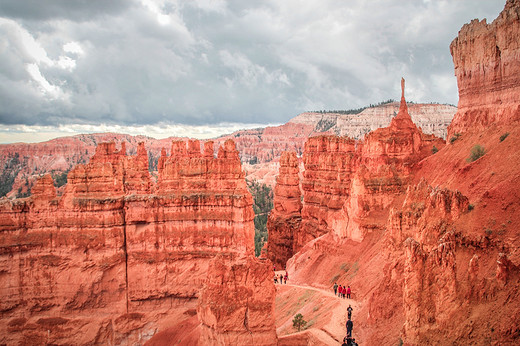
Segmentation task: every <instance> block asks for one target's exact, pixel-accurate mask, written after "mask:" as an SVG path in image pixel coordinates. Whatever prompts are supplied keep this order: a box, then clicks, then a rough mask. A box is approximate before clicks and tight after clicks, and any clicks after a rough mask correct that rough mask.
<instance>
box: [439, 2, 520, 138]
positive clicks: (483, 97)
mask: <svg viewBox="0 0 520 346" xmlns="http://www.w3.org/2000/svg"><path fill="white" fill-rule="evenodd" d="M519 36H520V1H518V0H507V2H506V5H505V8H504V10H503V11H502V12H501V13H500V15H499V16H498V18H497V19H495V20H494V21H493V22H492V23H491V24H487V23H486V20H485V19H484V20H482V21H480V22H479V21H478V20H477V19H475V20H473V21H471V23H470V24H465V25H464V26H463V27H462V29H461V30H460V31H459V35H458V36H457V37H456V38H455V39H454V40H453V42H452V43H451V45H450V50H451V54H452V56H453V63H454V64H455V75H456V76H457V84H458V88H459V105H458V111H457V113H456V114H455V117H454V118H453V121H452V123H451V125H450V126H449V128H448V132H449V134H450V135H449V136H450V137H451V136H452V135H453V134H455V133H462V132H466V131H480V130H483V129H485V128H486V127H487V126H489V125H492V124H493V125H498V124H507V123H511V122H513V121H518V120H520V100H519V98H518V95H519V94H520V40H519V39H518V37H519Z"/></svg>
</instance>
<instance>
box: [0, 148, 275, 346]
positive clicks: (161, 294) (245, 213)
mask: <svg viewBox="0 0 520 346" xmlns="http://www.w3.org/2000/svg"><path fill="white" fill-rule="evenodd" d="M68 179H69V181H68V184H67V186H66V188H65V191H64V194H63V196H61V197H56V190H55V188H54V185H53V181H52V178H51V177H50V176H48V175H47V176H44V177H43V178H42V179H40V180H39V181H38V183H37V184H36V185H35V186H34V188H33V191H32V192H33V195H32V196H31V197H29V198H25V199H17V200H7V199H3V200H2V201H1V203H0V245H1V248H0V249H1V251H0V277H1V287H0V289H1V290H2V292H3V295H2V296H3V299H2V302H1V303H0V310H1V312H2V323H0V335H1V338H0V341H1V342H5V343H22V344H23V343H42V344H44V343H68V344H92V343H106V344H121V343H141V342H144V341H146V340H147V339H149V338H150V337H151V336H153V335H154V334H155V333H156V332H157V331H158V330H159V329H160V328H162V327H164V326H165V324H166V323H167V320H168V311H171V309H183V308H184V309H187V308H188V307H189V306H192V305H193V302H194V299H195V298H197V297H198V292H199V290H200V289H201V288H202V286H203V285H204V284H205V282H206V278H207V270H208V267H209V263H210V261H211V259H212V258H213V257H215V256H216V255H218V254H221V255H223V256H227V257H230V258H235V257H237V256H239V255H240V256H242V257H243V256H253V237H254V224H253V218H254V214H253V210H252V197H251V194H250V193H249V192H248V190H247V187H246V183H245V179H244V173H243V172H242V170H241V165H240V160H239V158H238V151H237V150H236V148H235V145H234V143H233V142H232V141H227V142H225V143H224V145H223V146H222V147H221V148H220V150H219V153H218V155H217V157H215V156H214V153H213V147H212V144H211V143H206V144H205V147H204V149H203V150H202V151H201V148H200V144H199V142H198V141H190V142H188V143H187V144H186V143H185V142H174V143H173V144H172V150H171V155H170V156H166V153H165V152H163V155H162V156H161V160H160V171H159V176H158V179H157V180H158V182H157V184H155V183H154V182H153V180H152V179H151V176H150V174H149V172H148V156H147V153H146V150H145V148H144V145H139V146H138V148H137V155H135V156H127V155H126V147H125V145H122V147H121V149H120V150H117V149H116V147H115V144H114V143H104V144H100V145H99V146H98V147H97V149H96V153H95V155H94V156H93V157H92V159H91V160H90V162H89V163H88V164H86V165H78V166H76V167H75V168H74V169H73V170H71V172H70V173H69V176H68ZM270 279H271V278H269V283H271V284H272V282H271V280H270ZM71 331H74V332H73V333H72V332H71Z"/></svg>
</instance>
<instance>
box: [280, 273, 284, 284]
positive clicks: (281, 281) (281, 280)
mask: <svg viewBox="0 0 520 346" xmlns="http://www.w3.org/2000/svg"><path fill="white" fill-rule="evenodd" d="M280 284H283V275H282V274H280Z"/></svg>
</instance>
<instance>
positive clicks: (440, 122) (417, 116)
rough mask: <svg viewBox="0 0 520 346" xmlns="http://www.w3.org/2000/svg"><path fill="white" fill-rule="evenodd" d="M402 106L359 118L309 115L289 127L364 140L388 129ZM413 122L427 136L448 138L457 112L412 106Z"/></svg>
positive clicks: (371, 109) (374, 110) (448, 108)
mask: <svg viewBox="0 0 520 346" xmlns="http://www.w3.org/2000/svg"><path fill="white" fill-rule="evenodd" d="M399 107H400V102H391V103H386V104H382V105H378V106H375V107H368V108H366V109H364V110H363V111H361V112H360V113H357V114H341V113H314V112H307V113H302V114H299V115H298V116H296V117H294V118H292V119H291V120H290V123H295V124H305V125H311V126H313V127H314V131H313V135H317V134H319V133H323V132H326V133H329V134H334V135H336V136H345V137H350V138H353V139H362V138H363V137H364V136H365V135H366V134H367V133H369V132H372V131H375V130H377V129H379V128H383V127H388V126H389V125H390V122H391V121H392V118H393V117H395V116H396V114H397V113H398V112H399ZM408 110H409V113H410V116H411V117H412V120H413V122H414V123H415V124H417V126H418V127H420V128H421V129H422V131H423V132H424V133H427V134H432V135H435V136H436V137H441V138H446V134H447V128H448V125H449V124H450V122H451V120H452V119H453V115H454V114H455V112H456V111H457V107H454V106H451V105H440V104H425V103H409V104H408Z"/></svg>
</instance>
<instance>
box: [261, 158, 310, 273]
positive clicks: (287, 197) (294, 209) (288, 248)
mask: <svg viewBox="0 0 520 346" xmlns="http://www.w3.org/2000/svg"><path fill="white" fill-rule="evenodd" d="M299 173H300V169H299V160H298V157H297V156H296V153H295V152H284V153H283V154H282V156H281V157H280V169H279V172H278V176H277V178H276V186H275V188H274V200H273V205H274V207H273V209H272V210H271V213H270V214H269V218H268V219H267V229H268V230H269V241H268V242H267V251H266V252H265V253H266V256H267V258H269V259H270V260H271V261H272V262H273V263H274V265H275V266H276V267H277V268H279V269H283V268H284V267H285V263H286V262H287V260H288V259H289V258H291V257H292V255H293V254H294V252H295V249H294V238H293V237H294V234H297V233H298V229H299V228H300V223H301V209H302V202H301V196H302V195H301V191H300V177H299Z"/></svg>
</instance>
